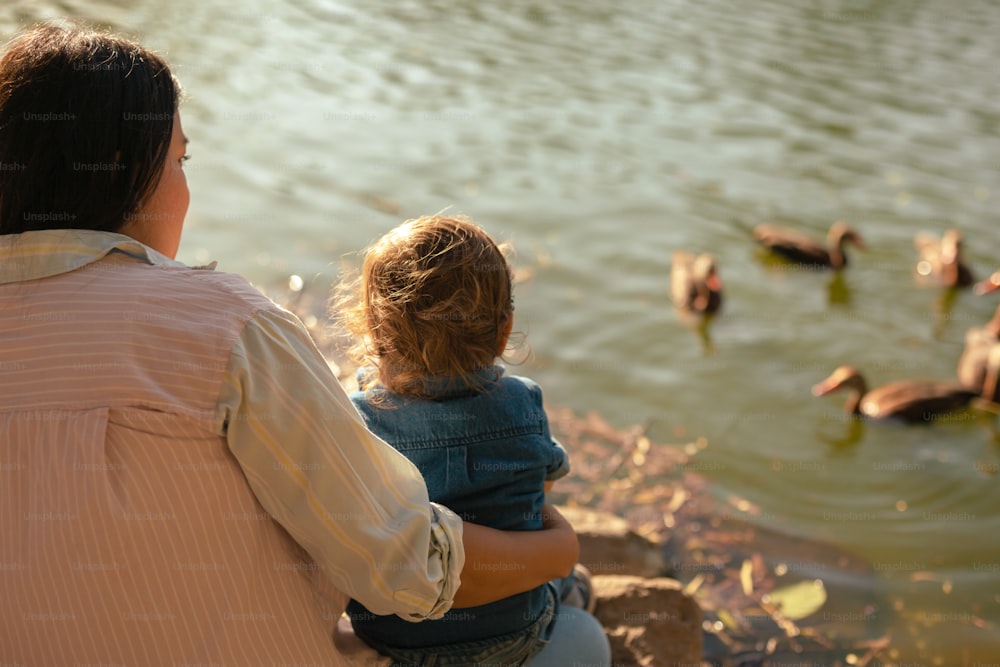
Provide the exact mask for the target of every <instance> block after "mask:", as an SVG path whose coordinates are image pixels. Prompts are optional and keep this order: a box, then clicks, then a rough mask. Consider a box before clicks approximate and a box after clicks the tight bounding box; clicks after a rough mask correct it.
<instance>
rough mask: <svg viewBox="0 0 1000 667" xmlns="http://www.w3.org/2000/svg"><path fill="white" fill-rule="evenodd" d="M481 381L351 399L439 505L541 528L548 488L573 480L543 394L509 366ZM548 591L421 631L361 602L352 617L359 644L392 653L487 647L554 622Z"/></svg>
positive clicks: (495, 521) (494, 521) (436, 383)
mask: <svg viewBox="0 0 1000 667" xmlns="http://www.w3.org/2000/svg"><path fill="white" fill-rule="evenodd" d="M365 372H366V371H365V369H362V370H361V371H359V377H361V376H362V374H363V373H365ZM476 379H477V381H478V382H479V383H481V386H483V387H484V388H483V389H482V390H481V391H476V390H475V389H473V388H472V387H470V386H469V385H468V384H465V383H462V382H458V381H456V379H455V378H440V377H430V378H426V383H427V384H426V386H428V387H430V388H431V391H432V393H433V395H434V398H433V399H416V398H408V397H403V396H400V395H399V394H395V393H392V392H389V391H387V390H385V389H383V388H381V387H379V386H376V387H375V388H373V389H370V390H368V391H367V392H355V393H353V394H351V400H352V401H353V402H354V405H355V406H356V407H357V408H358V410H359V411H360V412H361V415H362V416H363V417H364V419H365V422H366V424H367V425H368V428H369V429H371V430H372V431H373V432H374V433H375V434H376V435H378V436H379V437H381V438H382V439H383V440H385V441H386V442H388V443H389V444H390V445H392V446H393V447H395V448H396V449H397V450H399V451H400V452H401V453H402V454H403V455H404V456H406V457H407V458H408V459H410V461H412V462H413V463H414V464H415V465H416V466H417V468H419V469H420V472H421V473H422V474H423V476H424V481H425V482H426V484H427V490H428V492H429V495H430V499H431V500H432V501H434V502H438V503H441V504H443V505H445V506H447V507H448V508H450V509H451V510H453V511H454V512H456V513H458V514H459V515H460V516H461V517H462V518H463V519H464V520H466V521H471V522H474V523H479V524H483V525H486V526H490V527H493V528H498V529H502V530H538V529H540V528H541V527H542V520H541V509H542V505H543V504H544V501H545V492H544V482H546V481H549V480H554V479H558V478H559V477H562V476H564V475H566V474H567V473H568V472H569V460H568V457H567V455H566V451H565V450H564V449H563V447H562V445H560V444H559V443H558V442H557V441H556V440H554V439H553V438H552V435H551V433H550V432H549V424H548V419H547V418H546V416H545V411H544V409H543V408H542V391H541V389H540V388H539V386H538V385H537V384H535V383H534V382H533V381H531V380H530V379H528V378H524V377H517V376H509V375H505V374H504V369H503V368H502V367H501V366H491V367H488V368H484V369H481V370H480V371H478V372H477V373H476ZM546 588H547V587H546V586H544V585H543V586H539V587H538V588H535V589H533V590H530V591H528V592H526V593H520V594H518V595H514V596H511V597H508V598H504V599H503V600H499V601H497V602H493V603H490V604H486V605H482V606H478V607H471V608H465V609H453V610H452V611H450V612H448V613H447V614H445V615H444V617H442V618H441V619H439V620H436V621H424V622H422V623H419V624H415V623H411V622H407V621H405V620H403V619H401V618H399V617H397V616H376V615H374V614H372V613H371V612H369V611H368V610H366V609H365V608H364V607H363V606H362V605H361V604H359V603H357V602H355V601H353V600H352V601H351V603H350V605H349V606H348V613H349V614H350V616H351V619H352V623H353V625H354V629H355V632H356V633H357V634H358V636H360V637H361V638H362V639H365V640H366V641H368V643H369V644H372V645H373V646H375V647H376V648H380V649H381V650H383V652H386V648H387V647H398V648H401V649H420V648H427V649H434V650H436V649H440V648H443V647H446V646H448V645H455V644H469V645H470V647H471V646H477V647H480V646H481V645H482V644H483V643H484V642H485V641H488V640H491V639H493V638H496V639H497V640H502V639H506V638H507V637H505V635H506V636H510V635H512V634H517V633H527V632H528V631H529V630H534V629H535V628H533V626H534V625H535V624H537V623H539V621H540V619H543V618H548V617H549V616H550V615H551V610H548V613H547V607H548V606H550V605H551V601H550V595H549V592H548V591H547V590H546ZM544 634H546V635H547V633H544ZM390 654H391V652H390Z"/></svg>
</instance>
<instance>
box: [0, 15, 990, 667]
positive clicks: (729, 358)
mask: <svg viewBox="0 0 1000 667" xmlns="http://www.w3.org/2000/svg"><path fill="white" fill-rule="evenodd" d="M254 4H256V5H258V6H253V5H254ZM245 5H247V6H245ZM737 7H739V8H740V10H739V11H738V10H737V9H736V8H737ZM66 14H68V15H73V16H79V17H83V18H86V19H89V20H93V21H97V22H100V23H104V24H109V25H112V26H114V27H116V28H119V29H122V30H124V31H127V32H129V33H132V34H136V35H138V36H139V37H141V38H142V39H143V40H144V42H145V43H146V44H148V45H149V46H151V47H153V48H155V49H157V50H159V51H161V52H163V53H164V54H165V55H166V56H167V58H168V59H169V60H170V62H171V63H173V65H174V68H175V71H176V72H177V74H178V76H179V77H180V78H181V80H182V82H183V84H184V85H185V87H186V88H187V90H188V99H187V100H186V102H185V103H184V106H183V108H182V114H183V116H184V123H185V130H186V132H187V134H188V136H189V137H190V138H191V149H190V152H191V154H192V156H193V159H192V160H191V161H190V162H189V163H188V165H189V166H188V167H187V169H188V170H189V180H190V181H191V189H192V197H193V203H192V207H191V211H190V214H189V217H188V223H187V227H186V230H185V236H184V240H183V242H182V246H181V251H180V256H179V258H180V259H182V260H184V261H188V262H191V263H201V262H204V261H207V260H210V259H217V260H219V261H220V268H223V269H225V270H230V271H236V272H239V273H242V274H244V275H246V276H248V277H249V278H250V279H252V280H253V281H255V282H257V283H258V284H261V285H264V286H271V285H275V284H278V283H280V282H281V281H283V280H285V279H286V278H287V276H288V275H289V274H290V273H297V274H300V275H302V276H303V277H304V278H305V280H306V283H307V289H310V290H320V291H322V290H325V289H326V287H327V285H328V284H329V282H330V281H331V280H333V279H334V278H335V276H336V275H337V273H338V271H339V270H340V267H341V266H345V265H348V266H349V265H352V264H353V262H354V261H355V259H354V257H353V256H352V255H351V253H353V252H355V251H357V250H358V249H360V248H362V247H364V246H365V245H367V244H368V243H370V242H371V241H373V240H374V239H375V238H377V237H378V236H379V235H380V234H382V233H383V232H384V231H386V230H387V229H388V228H390V227H392V226H394V225H395V224H397V222H399V221H401V220H402V219H404V218H407V217H413V216H416V215H420V214H424V213H432V212H435V211H439V210H441V209H444V208H447V207H450V210H452V211H458V212H464V213H466V214H468V215H470V216H472V217H473V218H474V219H476V220H478V221H479V222H481V223H482V224H483V225H484V226H486V227H487V229H488V230H490V231H491V232H492V233H493V234H494V235H495V236H497V237H499V238H501V239H506V240H510V241H512V242H513V244H514V245H515V247H516V248H517V250H518V256H517V264H518V265H519V266H520V267H523V268H526V269H530V272H531V278H530V279H529V280H527V281H526V282H524V283H521V284H519V285H518V287H517V291H516V303H517V312H516V316H517V319H518V322H517V324H518V327H519V328H520V329H521V330H522V331H524V332H526V333H527V340H528V342H529V343H530V347H531V351H532V356H531V357H530V359H529V360H527V361H526V362H525V363H523V364H522V365H521V366H519V367H518V370H519V372H522V373H524V374H526V375H530V376H532V377H534V378H535V379H536V380H538V381H539V382H540V383H541V385H542V386H543V387H544V388H545V392H546V400H547V401H548V402H550V403H553V404H562V405H569V406H571V407H573V408H575V409H577V410H579V411H586V410H597V411H599V412H601V413H602V414H603V415H605V416H606V417H607V418H608V419H609V420H610V421H612V422H613V423H615V424H618V425H621V426H626V425H631V424H635V423H645V422H647V421H649V422H650V423H651V427H650V432H651V435H652V436H653V438H654V439H657V440H660V441H666V442H672V441H678V440H683V439H684V438H687V437H694V436H697V435H704V436H705V437H707V439H708V441H709V443H710V444H709V448H708V449H707V450H706V452H705V453H704V454H703V455H702V456H703V461H704V462H705V463H706V465H705V466H704V468H705V469H706V471H708V474H710V475H711V476H712V478H713V480H714V482H715V484H716V486H717V488H718V489H719V490H720V492H726V493H735V494H738V495H740V496H743V497H745V498H748V499H749V500H751V501H753V502H754V503H757V504H758V505H759V506H760V508H761V511H762V515H761V516H762V517H763V518H764V519H765V520H766V522H767V523H768V524H769V525H770V526H772V527H775V528H779V529H781V530H784V531H787V532H791V533H793V534H799V535H803V536H809V537H818V538H823V539H829V540H832V541H834V542H836V543H838V544H840V545H843V546H845V547H847V548H851V549H854V550H856V551H858V552H860V553H862V554H864V555H865V556H867V557H868V558H870V559H871V560H872V562H873V563H874V564H875V567H876V570H877V572H878V574H879V577H880V579H881V580H882V583H883V584H884V586H885V592H886V595H887V597H888V598H889V599H890V600H892V601H894V602H895V606H896V607H897V608H896V609H895V610H886V612H887V613H893V614H895V616H896V620H894V622H893V624H892V627H893V631H894V635H895V639H896V641H895V645H896V646H897V647H898V649H899V653H898V654H897V656H896V657H897V658H898V659H899V660H900V661H903V662H906V661H909V662H910V663H912V664H943V665H958V664H974V663H975V661H977V660H978V661H979V662H983V661H985V660H988V659H995V658H996V657H997V656H1000V630H998V629H997V628H998V625H997V624H998V623H1000V593H998V591H1000V518H998V512H997V510H998V509H1000V494H998V492H997V481H998V476H997V473H998V470H1000V448H998V439H997V436H996V432H995V430H993V428H992V426H991V424H992V422H991V420H989V419H984V418H975V419H962V420H954V421H951V422H948V423H944V424H938V425H935V426H934V427H932V428H919V427H916V428H915V427H910V428H906V427H893V426H883V425H877V424H868V425H865V426H864V427H863V428H862V430H861V432H860V434H857V433H856V434H854V435H855V437H854V441H853V442H851V441H850V439H849V438H847V436H848V434H849V431H850V425H849V424H848V423H847V422H845V421H844V420H843V419H842V417H841V413H840V405H841V404H840V401H841V399H840V398H834V397H826V398H822V399H817V398H813V397H812V396H810V393H809V389H810V387H811V385H812V384H814V383H815V382H817V381H819V380H821V379H823V378H824V377H825V376H826V375H827V374H828V373H829V372H830V371H832V370H833V368H834V367H836V366H837V365H840V364H841V363H853V364H855V365H857V366H859V367H861V368H862V369H863V370H865V371H866V374H867V376H868V378H869V380H870V381H871V382H872V383H882V382H886V381H889V380H892V379H896V378H901V377H918V376H924V377H951V376H953V375H954V369H955V363H956V361H957V359H958V356H959V354H960V351H961V346H962V341H963V335H964V331H965V330H966V329H967V328H968V327H970V326H978V325H981V324H982V323H984V322H985V321H986V320H987V319H988V318H989V316H990V315H991V314H992V311H993V309H994V308H995V306H996V303H997V301H996V299H991V298H979V297H975V296H973V295H972V294H968V293H963V294H960V295H958V297H957V298H956V299H955V301H954V303H952V304H951V306H950V309H948V308H947V304H946V303H945V302H944V301H943V296H942V294H941V293H940V292H939V291H937V290H935V289H932V288H923V287H919V286H918V285H916V284H915V282H914V280H913V276H912V264H913V258H914V249H913V245H912V238H913V236H914V234H915V233H916V232H917V231H920V230H927V231H935V232H940V231H942V230H944V229H945V228H947V227H949V226H957V227H959V228H961V230H962V231H963V233H964V234H965V237H966V239H967V255H968V261H969V263H970V264H971V265H972V267H973V268H974V270H976V271H977V273H979V274H980V275H981V276H985V275H986V274H987V273H988V272H990V271H992V270H994V269H996V268H998V267H1000V231H998V229H1000V227H998V225H997V221H996V214H995V210H996V202H997V200H998V198H1000V139H998V128H1000V78H998V77H997V76H996V74H995V70H996V68H995V63H996V62H997V61H998V60H1000V42H998V41H997V40H996V35H997V34H1000V4H998V3H997V2H995V1H987V0H964V1H963V2H956V3H940V2H938V3H934V2H927V1H914V0H906V1H903V0H899V1H892V0H884V1H882V2H878V3H862V2H849V1H847V0H828V1H826V2H818V3H809V4H808V6H806V5H805V3H803V6H793V5H792V4H791V3H783V2H778V1H777V0H758V1H757V2H755V3H752V4H751V5H735V4H733V3H726V2H723V1H722V0H703V1H701V2H694V1H693V0H671V1H668V2H663V1H662V0H661V1H654V0H635V1H634V2H631V3H628V4H627V6H624V7H613V6H612V5H610V4H608V3H574V2H570V0H554V1H553V2H548V3H533V2H530V1H528V0H512V1H511V2H507V3H502V4H501V3H497V4H495V5H493V4H486V3H475V2H468V1H465V2H443V1H440V0H410V1H404V2H399V1H389V0H368V1H366V2H360V1H359V0H342V1H339V2H321V1H319V0H293V1H289V2H285V3H237V2H221V1H220V2H211V3H208V2H194V1H193V0H176V1H175V2H171V3H162V2H154V1H153V0H143V1H137V2H121V1H114V0H100V1H89V2H86V3H84V2H76V1H71V0H62V1H58V0H46V1H45V2H38V3H34V2H32V3H29V2H14V3H13V4H12V3H10V2H7V3H5V4H4V6H3V8H2V9H0V30H2V31H3V33H4V34H10V33H11V32H12V31H13V30H14V29H15V27H16V26H18V25H20V24H22V23H23V22H25V21H28V20H34V19H37V18H43V17H49V16H58V15H66ZM841 218H842V219H847V220H850V221H852V222H853V223H854V224H855V226H856V228H857V229H858V230H859V231H860V232H861V234H862V235H863V236H864V237H865V240H866V241H867V243H868V245H869V248H870V249H869V250H868V251H867V252H865V253H863V254H862V253H854V254H853V255H852V260H853V261H852V265H851V267H850V268H849V270H848V271H847V272H846V273H845V275H844V285H843V286H842V288H843V289H840V290H838V289H834V288H831V285H830V276H829V275H823V274H810V273H801V272H796V271H792V272H789V271H783V270H778V269H775V268H773V267H769V266H768V265H767V264H766V263H764V262H762V261H760V258H759V257H758V256H757V255H756V253H755V250H754V248H753V245H752V243H751V242H750V240H749V232H748V230H749V228H750V227H751V226H752V225H753V224H755V223H757V222H761V221H764V220H772V221H778V222H782V223H786V224H792V225H795V226H799V227H801V228H803V229H806V230H809V231H811V232H812V233H814V234H816V235H817V236H820V235H822V234H823V233H824V232H825V230H826V228H827V227H828V226H829V224H830V223H831V222H832V221H833V220H836V219H841ZM675 249H687V250H692V251H701V250H712V251H713V252H715V253H716V254H717V256H718V260H719V266H720V271H721V274H722V277H723V280H724V281H725V283H726V287H727V302H726V305H725V307H724V312H723V314H722V315H721V316H720V317H719V318H717V319H716V320H715V321H714V322H713V323H712V326H711V327H710V330H709V333H710V344H706V343H704V342H703V341H702V340H701V339H700V338H699V337H698V336H697V335H696V333H695V332H694V331H693V330H691V329H690V328H689V327H687V326H686V325H684V324H683V323H681V322H680V321H679V320H678V318H677V316H676V314H675V313H674V312H673V310H672V308H671V307H670V304H669V301H668V277H669V262H670V254H671V252H672V251H673V250H675ZM858 436H860V437H858ZM924 572H929V573H930V574H929V575H925V574H920V573H924ZM978 619H983V621H984V623H982V624H983V625H985V627H984V628H977V627H975V625H976V624H977V623H979V620H978Z"/></svg>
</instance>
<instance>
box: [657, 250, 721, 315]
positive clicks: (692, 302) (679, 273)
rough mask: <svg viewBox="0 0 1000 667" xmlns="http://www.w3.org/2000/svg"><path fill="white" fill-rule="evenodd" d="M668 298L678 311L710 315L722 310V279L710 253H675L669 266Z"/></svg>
mask: <svg viewBox="0 0 1000 667" xmlns="http://www.w3.org/2000/svg"><path fill="white" fill-rule="evenodd" d="M670 294H671V297H672V299H673V302H674V305H675V306H676V307H677V308H678V309H679V310H682V311H686V312H691V313H696V314H700V315H710V314H712V313H715V312H717V311H718V310H719V308H720V307H721V306H722V279H721V278H720V277H719V271H718V268H717V267H716V264H715V257H714V256H713V255H712V254H710V253H702V254H700V255H697V256H696V255H693V254H691V253H689V252H684V251H681V250H679V251H677V252H675V253H674V254H673V258H672V260H671V263H670Z"/></svg>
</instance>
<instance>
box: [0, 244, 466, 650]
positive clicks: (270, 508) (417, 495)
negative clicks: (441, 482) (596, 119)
mask: <svg viewBox="0 0 1000 667" xmlns="http://www.w3.org/2000/svg"><path fill="white" fill-rule="evenodd" d="M461 538H462V526H461V520H460V519H459V518H458V517H457V516H456V515H454V514H453V513H452V512H450V511H449V510H448V509H447V508H444V507H442V506H440V505H435V504H432V503H429V502H428V498H427V490H426V487H425V485H424V482H423V480H422V478H421V477H420V474H419V473H418V471H417V470H416V468H415V467H414V466H413V465H412V464H411V463H410V462H409V461H408V460H407V459H406V458H404V457H403V456H402V455H400V454H398V453H397V452H396V451H395V450H394V449H393V448H391V447H389V446H388V445H386V444H385V443H384V442H382V441H381V440H379V439H378V438H377V437H375V436H374V435H372V434H371V433H370V432H369V431H368V430H367V429H366V428H365V426H364V422H363V420H362V419H361V417H360V415H359V414H358V413H357V411H356V410H355V408H354V407H353V405H352V404H351V402H350V400H349V399H348V398H347V396H346V394H345V393H344V390H343V389H342V387H341V386H340V384H339V382H338V381H337V380H336V378H335V377H334V376H333V374H332V373H331V371H330V369H329V366H328V365H327V363H326V361H325V360H324V359H323V357H322V355H321V354H320V353H319V351H318V350H317V349H316V347H315V345H314V344H313V342H312V340H311V339H310V337H309V335H308V333H307V331H306V330H305V329H304V327H302V325H301V323H300V322H299V321H298V320H297V319H296V318H295V317H294V316H293V315H292V314H291V313H288V312H287V311H285V310H283V309H281V308H280V307H278V306H276V305H275V304H274V303H272V302H271V301H269V300H268V299H266V298H265V297H264V296H263V295H261V294H260V293H259V292H258V291H257V290H256V289H254V288H253V287H252V286H251V285H250V284H249V283H247V282H246V281H245V280H243V279H242V278H240V277H238V276H235V275H232V274H226V273H222V272H216V271H212V270H205V269H194V268H191V267H187V266H185V265H183V264H181V263H179V262H176V261H173V260H171V259H169V258H166V257H164V256H163V255H160V254H159V253H157V252H155V251H153V250H151V249H150V248H147V247H145V246H143V245H142V244H140V243H138V242H136V241H134V240H133V239H131V238H129V237H126V236H122V235H119V234H111V233H105V232H91V231H79V230H49V231H40V232H26V233H23V234H17V235H8V236H0V664H23V665H46V666H47V665H62V664H87V663H96V664H118V665H182V664H218V665H222V664H226V665H276V664H316V665H346V664H350V663H349V662H346V661H345V660H346V659H345V658H344V657H343V656H342V655H341V654H340V653H339V652H338V650H337V649H336V648H335V647H334V645H333V644H332V643H331V640H330V633H331V631H332V628H333V626H334V624H335V623H336V621H337V619H338V618H339V617H340V615H341V613H342V611H343V609H344V606H345V604H346V600H347V598H348V597H352V598H355V599H358V600H361V601H363V603H364V604H365V606H367V607H368V608H369V609H371V610H372V611H374V612H376V613H379V614H390V613H394V614H397V615H399V616H401V617H403V618H407V619H409V620H414V621H416V620H421V619H423V618H440V617H441V616H442V615H443V614H444V613H445V612H446V611H447V610H448V609H449V608H450V606H451V603H452V600H453V597H454V594H455V591H456V590H457V588H458V585H459V573H460V572H461V570H462V566H463V565H464V552H463V550H462V542H461ZM369 658H370V656H369Z"/></svg>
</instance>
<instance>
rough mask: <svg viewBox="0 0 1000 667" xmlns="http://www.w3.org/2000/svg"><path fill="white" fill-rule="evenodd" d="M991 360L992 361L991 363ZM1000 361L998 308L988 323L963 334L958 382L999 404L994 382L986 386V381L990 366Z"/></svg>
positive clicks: (999, 307) (999, 398)
mask: <svg viewBox="0 0 1000 667" xmlns="http://www.w3.org/2000/svg"><path fill="white" fill-rule="evenodd" d="M991 359H992V361H991ZM998 359H1000V306H997V309H996V311H995V312H994V313H993V317H992V318H990V321H989V322H987V323H986V324H985V325H983V326H981V327H972V328H971V329H969V330H968V331H966V332H965V348H964V349H963V350H962V356H961V357H959V359H958V371H957V374H958V381H959V382H961V383H962V384H964V385H965V386H966V387H968V388H970V389H974V390H976V391H977V392H979V394H980V395H981V396H982V397H983V398H985V399H987V400H990V401H994V402H1000V396H998V395H997V394H998V391H997V389H998V388H997V387H996V381H993V382H992V385H991V386H987V383H986V379H987V375H988V372H987V371H988V370H989V368H990V366H991V365H994V366H995V365H996V363H997V360H998Z"/></svg>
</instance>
